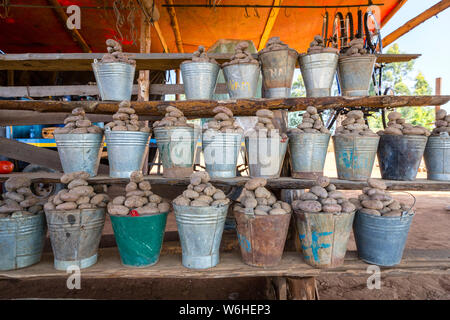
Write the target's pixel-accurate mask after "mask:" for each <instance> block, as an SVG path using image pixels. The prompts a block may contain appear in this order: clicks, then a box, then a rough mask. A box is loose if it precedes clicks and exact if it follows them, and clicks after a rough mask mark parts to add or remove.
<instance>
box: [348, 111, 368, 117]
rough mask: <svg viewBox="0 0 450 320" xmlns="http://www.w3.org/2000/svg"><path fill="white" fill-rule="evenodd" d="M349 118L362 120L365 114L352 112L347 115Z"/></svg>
mask: <svg viewBox="0 0 450 320" xmlns="http://www.w3.org/2000/svg"><path fill="white" fill-rule="evenodd" d="M346 116H347V118H354V119H361V118H363V117H364V113H363V112H362V111H361V110H352V111H350V112H348V113H347V114H346Z"/></svg>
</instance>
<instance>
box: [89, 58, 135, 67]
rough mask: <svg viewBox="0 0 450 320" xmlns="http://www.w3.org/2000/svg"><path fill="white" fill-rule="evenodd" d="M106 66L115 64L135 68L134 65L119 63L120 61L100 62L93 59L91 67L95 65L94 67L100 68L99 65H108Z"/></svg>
mask: <svg viewBox="0 0 450 320" xmlns="http://www.w3.org/2000/svg"><path fill="white" fill-rule="evenodd" d="M108 64H117V65H126V66H130V67H132V68H136V66H135V65H133V64H131V63H126V62H120V61H114V62H102V61H101V60H100V61H99V60H97V59H94V62H92V65H96V66H99V65H100V66H101V65H108Z"/></svg>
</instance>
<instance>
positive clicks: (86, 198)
mask: <svg viewBox="0 0 450 320" xmlns="http://www.w3.org/2000/svg"><path fill="white" fill-rule="evenodd" d="M90 201H91V198H90V197H89V196H82V197H79V198H78V200H76V201H75V202H76V204H78V205H80V204H83V203H89V202H90Z"/></svg>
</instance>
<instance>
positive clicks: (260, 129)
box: [249, 109, 286, 138]
mask: <svg viewBox="0 0 450 320" xmlns="http://www.w3.org/2000/svg"><path fill="white" fill-rule="evenodd" d="M256 116H257V117H258V122H257V123H256V126H255V128H254V130H251V131H250V132H249V135H254V134H255V132H256V133H257V136H258V137H271V138H277V137H280V133H279V131H278V129H276V128H275V126H274V124H273V122H272V119H273V117H274V115H273V112H272V111H270V110H267V109H261V110H258V111H256ZM281 137H283V138H284V137H286V135H285V134H284V133H283V134H281Z"/></svg>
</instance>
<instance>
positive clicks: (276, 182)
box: [0, 138, 450, 191]
mask: <svg viewBox="0 0 450 320" xmlns="http://www.w3.org/2000/svg"><path fill="white" fill-rule="evenodd" d="M3 139H4V138H3ZM17 143H18V142H17ZM14 176H26V177H28V178H30V179H31V180H32V181H42V182H49V183H50V182H57V181H59V179H60V178H61V174H59V173H46V172H44V173H11V174H3V175H2V174H0V182H1V181H5V180H7V179H8V178H10V177H14ZM145 180H147V181H149V182H150V183H151V184H152V185H153V184H154V185H167V186H187V185H188V184H189V178H183V179H175V178H164V177H162V176H161V175H149V176H146V177H145ZM248 180H249V178H248V177H236V178H227V179H211V183H212V184H214V185H217V186H221V187H243V186H244V185H245V183H246V182H247V181H248ZM88 181H89V183H90V184H127V183H128V182H129V180H128V179H121V178H111V177H109V176H107V175H102V174H99V175H98V176H96V177H91V178H89V180H88ZM330 181H331V183H333V184H334V185H335V186H336V188H337V189H339V190H362V189H363V188H364V187H367V182H366V181H350V180H341V179H337V178H330ZM383 181H384V182H385V183H386V186H387V189H388V190H391V191H394V190H395V191H402V190H410V191H450V181H435V180H426V179H417V180H414V181H395V180H383ZM314 183H315V180H308V179H294V178H290V177H281V178H276V179H267V186H268V187H269V188H272V189H309V188H311V187H312V186H313V185H314Z"/></svg>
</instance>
